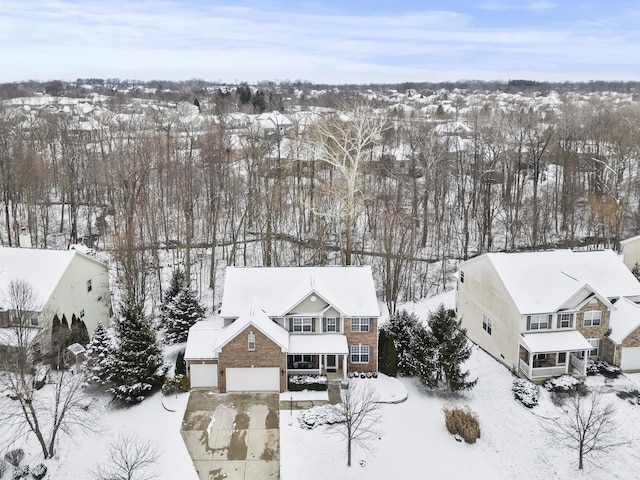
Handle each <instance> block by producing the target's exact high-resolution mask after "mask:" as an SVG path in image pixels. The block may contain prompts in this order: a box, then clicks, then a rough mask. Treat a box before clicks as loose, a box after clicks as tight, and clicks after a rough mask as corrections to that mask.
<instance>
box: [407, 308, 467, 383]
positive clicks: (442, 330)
mask: <svg viewBox="0 0 640 480" xmlns="http://www.w3.org/2000/svg"><path fill="white" fill-rule="evenodd" d="M412 347H413V351H412V355H413V360H414V372H415V373H416V375H417V376H418V378H419V379H420V381H421V382H422V383H423V384H425V385H427V386H428V387H431V388H436V387H440V386H444V387H445V388H446V389H447V390H449V391H452V392H456V391H460V390H470V389H471V388H473V387H474V386H475V384H476V381H477V380H473V381H469V380H468V377H469V372H468V371H466V372H462V370H461V366H462V363H464V362H465V361H466V360H467V359H468V358H469V357H470V356H471V347H470V346H469V343H468V342H467V337H466V330H465V329H464V328H462V327H461V326H460V322H459V321H458V320H456V315H455V312H454V311H453V310H447V309H445V308H444V305H440V307H438V310H437V311H436V312H435V313H434V314H433V315H432V316H431V318H430V319H429V330H427V331H425V333H424V334H423V333H420V332H418V335H417V336H416V338H415V339H414V342H413V344H412Z"/></svg>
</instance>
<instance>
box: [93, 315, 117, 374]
mask: <svg viewBox="0 0 640 480" xmlns="http://www.w3.org/2000/svg"><path fill="white" fill-rule="evenodd" d="M115 350H116V348H115V345H114V342H113V337H112V335H111V332H110V331H109V329H108V328H107V327H106V326H105V325H104V324H103V323H102V322H100V323H98V326H97V327H96V329H95V331H94V332H93V335H92V336H91V340H90V341H89V345H88V346H87V352H86V355H85V356H86V360H85V372H86V375H87V377H88V380H89V381H90V382H94V383H98V384H100V385H104V384H105V383H106V382H108V381H109V379H110V378H111V371H112V368H113V363H114V354H115Z"/></svg>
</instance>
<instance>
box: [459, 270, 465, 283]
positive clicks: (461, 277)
mask: <svg viewBox="0 0 640 480" xmlns="http://www.w3.org/2000/svg"><path fill="white" fill-rule="evenodd" d="M460 283H464V272H463V271H462V270H460Z"/></svg>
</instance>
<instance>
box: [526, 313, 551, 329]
mask: <svg viewBox="0 0 640 480" xmlns="http://www.w3.org/2000/svg"><path fill="white" fill-rule="evenodd" d="M549 328H551V315H548V314H545V315H527V330H548V329H549Z"/></svg>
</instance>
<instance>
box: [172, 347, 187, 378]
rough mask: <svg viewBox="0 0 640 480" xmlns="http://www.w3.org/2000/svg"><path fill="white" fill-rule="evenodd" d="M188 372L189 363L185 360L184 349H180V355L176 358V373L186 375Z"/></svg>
mask: <svg viewBox="0 0 640 480" xmlns="http://www.w3.org/2000/svg"><path fill="white" fill-rule="evenodd" d="M186 374H187V363H186V362H185V361H184V350H180V351H179V352H178V357H177V358H176V369H175V375H186Z"/></svg>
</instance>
